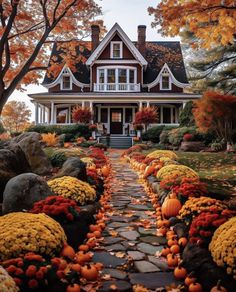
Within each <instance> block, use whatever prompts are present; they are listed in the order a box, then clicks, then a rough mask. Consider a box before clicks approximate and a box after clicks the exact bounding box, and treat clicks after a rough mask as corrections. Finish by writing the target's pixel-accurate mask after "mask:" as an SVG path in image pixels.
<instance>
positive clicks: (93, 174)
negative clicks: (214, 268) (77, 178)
mask: <svg viewBox="0 0 236 292" xmlns="http://www.w3.org/2000/svg"><path fill="white" fill-rule="evenodd" d="M86 172H87V176H88V180H89V179H90V178H91V180H92V181H93V182H94V183H93V184H99V175H98V173H97V170H96V169H91V168H87V169H86ZM89 183H90V180H89Z"/></svg>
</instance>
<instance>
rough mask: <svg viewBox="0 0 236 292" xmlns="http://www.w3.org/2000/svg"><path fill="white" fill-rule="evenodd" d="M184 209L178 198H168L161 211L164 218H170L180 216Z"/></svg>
mask: <svg viewBox="0 0 236 292" xmlns="http://www.w3.org/2000/svg"><path fill="white" fill-rule="evenodd" d="M181 208H182V205H181V203H180V201H179V200H178V199H177V198H168V197H167V198H166V199H165V201H164V203H163V205H162V208H161V211H162V214H163V216H165V217H167V218H170V217H175V216H177V215H178V214H179V210H180V209H181Z"/></svg>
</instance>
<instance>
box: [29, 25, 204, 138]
mask: <svg viewBox="0 0 236 292" xmlns="http://www.w3.org/2000/svg"><path fill="white" fill-rule="evenodd" d="M91 32H92V33H91V35H92V37H91V41H89V42H85V41H78V46H77V47H76V57H77V61H76V64H74V67H75V68H74V69H73V70H72V69H71V68H70V67H69V66H66V65H63V64H65V63H63V60H62V59H61V57H60V54H61V50H62V49H63V42H55V43H54V46H53V49H52V53H51V58H50V61H49V65H48V68H49V70H50V66H52V64H53V65H55V62H58V63H60V65H61V71H60V73H59V74H58V75H57V76H56V77H52V76H50V74H49V72H47V73H46V75H45V78H44V81H43V86H45V87H46V88H47V89H48V92H47V93H45V92H44V93H37V94H30V95H29V96H30V97H31V98H32V102H33V103H34V104H35V122H36V124H45V123H46V124H71V123H73V121H72V118H71V111H72V109H73V107H74V106H76V105H82V106H87V107H90V108H91V110H92V112H93V121H91V122H94V123H100V125H101V124H102V126H103V128H105V129H106V131H107V133H108V134H111V135H126V134H129V133H128V132H127V131H128V130H127V129H129V128H131V127H132V122H133V121H134V117H135V113H136V112H137V111H138V110H139V109H141V108H142V107H145V106H152V105H153V106H154V105H155V106H157V108H158V112H159V114H158V116H159V121H158V124H167V125H178V121H179V114H180V112H181V110H182V109H183V107H184V105H185V104H186V102H187V101H189V100H193V99H196V98H199V96H198V95H195V94H190V93H186V88H187V87H188V86H189V83H188V80H187V76H186V71H185V66H184V62H183V56H182V51H181V47H180V43H179V42H177V41H146V27H145V26H143V25H140V26H138V38H137V41H135V42H132V41H131V40H130V39H129V37H128V36H127V35H126V33H125V32H124V31H123V30H122V28H121V27H120V26H119V24H117V23H116V24H115V25H114V26H113V27H112V29H111V30H110V31H109V32H108V33H107V34H106V35H105V37H104V38H103V39H102V40H100V37H99V34H100V30H99V27H98V26H96V25H93V26H92V27H91ZM63 53H64V55H65V54H66V52H65V51H64V52H63ZM49 70H48V71H49ZM131 134H132V133H131Z"/></svg>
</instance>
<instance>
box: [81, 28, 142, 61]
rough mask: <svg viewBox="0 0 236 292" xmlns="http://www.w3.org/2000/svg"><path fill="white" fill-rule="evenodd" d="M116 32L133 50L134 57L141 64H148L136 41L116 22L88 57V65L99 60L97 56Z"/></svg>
mask: <svg viewBox="0 0 236 292" xmlns="http://www.w3.org/2000/svg"><path fill="white" fill-rule="evenodd" d="M116 33H117V34H118V35H119V36H120V38H121V40H122V41H123V42H124V43H125V45H126V46H127V47H128V49H129V50H130V51H131V52H132V54H133V55H134V57H135V58H136V59H137V60H138V61H139V62H140V64H142V65H143V66H147V64H148V63H147V61H146V60H145V58H144V57H143V55H142V54H141V53H140V52H139V50H138V49H137V48H136V46H135V45H134V43H133V42H132V41H131V40H130V38H129V37H128V36H127V34H126V33H125V32H124V31H123V29H122V28H121V27H120V26H119V24H118V23H115V25H114V26H113V27H112V29H111V30H110V31H109V32H108V33H107V34H106V36H105V37H104V39H103V40H102V41H101V42H100V44H99V45H98V47H97V48H96V49H95V50H94V52H93V53H92V54H91V56H90V57H89V58H88V60H87V62H86V65H88V66H91V65H92V64H93V63H94V61H95V60H97V58H98V57H99V56H100V54H101V53H102V51H103V50H104V49H105V48H106V46H107V44H108V43H109V42H110V41H111V40H112V38H113V37H114V35H115V34H116Z"/></svg>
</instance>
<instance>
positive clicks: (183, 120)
mask: <svg viewBox="0 0 236 292" xmlns="http://www.w3.org/2000/svg"><path fill="white" fill-rule="evenodd" d="M192 110H193V102H192V101H188V102H187V103H186V105H185V107H184V108H183V109H182V111H181V113H180V115H179V124H180V127H185V126H186V127H192V126H195V122H194V116H193V112H192Z"/></svg>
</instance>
